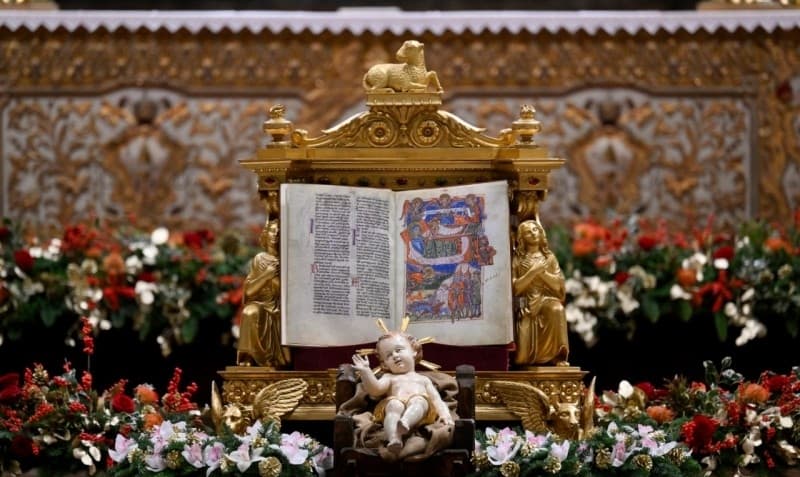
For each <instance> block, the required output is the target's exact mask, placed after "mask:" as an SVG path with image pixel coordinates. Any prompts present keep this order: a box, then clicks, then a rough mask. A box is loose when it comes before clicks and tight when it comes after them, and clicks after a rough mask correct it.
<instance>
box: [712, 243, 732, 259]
mask: <svg viewBox="0 0 800 477" xmlns="http://www.w3.org/2000/svg"><path fill="white" fill-rule="evenodd" d="M714 258H724V259H727V260H731V259H732V258H733V247H731V246H730V245H723V246H722V247H720V248H718V249H717V250H715V251H714Z"/></svg>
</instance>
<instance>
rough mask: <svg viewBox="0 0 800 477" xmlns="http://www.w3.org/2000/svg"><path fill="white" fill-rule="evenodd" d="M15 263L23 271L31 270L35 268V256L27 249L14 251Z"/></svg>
mask: <svg viewBox="0 0 800 477" xmlns="http://www.w3.org/2000/svg"><path fill="white" fill-rule="evenodd" d="M14 263H16V264H17V266H18V267H19V268H20V269H22V271H23V272H30V271H31V270H33V257H32V256H31V253H30V252H29V251H27V250H25V249H22V250H17V251H15V252H14Z"/></svg>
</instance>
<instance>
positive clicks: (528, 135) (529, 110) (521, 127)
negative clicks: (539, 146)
mask: <svg viewBox="0 0 800 477" xmlns="http://www.w3.org/2000/svg"><path fill="white" fill-rule="evenodd" d="M535 116H536V109H534V108H533V106H531V105H530V104H523V105H522V106H520V108H519V119H517V120H516V121H514V122H513V123H511V130H512V131H513V132H514V134H515V135H516V136H517V143H518V144H519V145H522V146H535V145H536V143H535V142H534V141H533V136H534V135H535V134H536V133H538V132H539V131H541V130H542V123H540V122H539V121H538V120H537V119H536V117H535Z"/></svg>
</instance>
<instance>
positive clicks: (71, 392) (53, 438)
mask: <svg viewBox="0 0 800 477" xmlns="http://www.w3.org/2000/svg"><path fill="white" fill-rule="evenodd" d="M82 321H83V323H84V325H85V326H83V327H82V329H83V330H84V334H83V335H82V340H83V345H84V347H83V351H84V353H86V354H87V356H91V355H92V353H93V351H94V341H93V338H92V337H91V336H90V335H88V334H86V332H87V331H91V326H90V325H89V324H88V322H89V320H88V318H84V319H83V320H82ZM181 375H182V372H181V370H180V369H175V372H174V373H173V376H172V379H171V380H170V382H169V385H168V386H167V391H166V392H165V393H164V394H163V396H161V397H159V395H158V393H157V391H156V390H155V389H154V388H153V387H152V386H151V385H149V384H142V385H139V386H136V387H135V388H134V392H133V395H129V394H127V392H126V388H127V384H128V383H127V380H125V379H122V380H120V381H118V382H117V383H116V384H114V385H113V386H112V387H111V388H110V389H108V390H106V391H104V392H102V393H98V392H97V391H96V390H94V388H93V387H92V374H91V373H90V372H89V371H83V372H82V373H81V375H80V378H79V377H78V372H77V371H76V370H75V369H74V368H72V366H71V365H70V364H69V363H67V364H65V366H64V370H63V372H62V373H61V374H59V375H55V376H51V375H50V373H48V371H47V370H45V369H44V368H43V367H42V366H41V365H35V366H33V368H28V369H26V370H25V373H24V378H23V381H22V385H20V383H19V375H18V374H17V373H8V374H5V375H3V376H0V475H3V476H4V477H5V476H8V475H11V476H17V475H20V474H21V472H22V471H23V470H24V469H27V468H31V467H36V468H38V469H39V470H40V473H41V472H44V475H48V474H52V475H63V474H64V473H67V472H73V471H77V470H85V471H87V472H88V474H89V475H94V474H95V473H97V472H99V471H105V472H107V473H108V474H110V475H112V476H119V477H122V476H147V475H152V476H155V475H159V476H170V475H192V474H193V473H197V474H198V475H199V474H202V475H205V476H206V477H212V476H219V475H223V474H224V475H231V476H239V475H259V476H262V477H278V476H311V475H324V474H325V471H326V470H327V469H330V468H331V467H332V465H333V461H332V451H331V450H330V449H329V448H327V447H325V446H323V445H321V444H320V443H319V442H317V441H316V440H314V439H312V438H310V437H309V436H307V435H304V434H301V433H298V432H293V433H291V434H282V433H281V432H280V426H279V425H278V424H277V423H276V422H268V423H266V424H265V423H262V422H260V421H259V422H256V423H255V424H253V425H252V426H250V427H248V428H247V430H246V432H245V433H244V434H242V435H237V434H235V433H233V432H232V431H230V430H229V429H227V428H226V429H225V430H223V431H222V432H220V433H216V432H215V430H214V429H215V426H213V425H212V423H211V421H213V419H212V418H211V416H209V415H208V412H205V413H201V412H200V410H199V406H198V404H197V403H195V402H194V401H193V400H192V397H193V395H194V393H195V392H196V391H197V386H196V385H195V384H194V383H191V384H189V385H188V386H186V387H185V388H184V389H183V390H181V389H180V381H181Z"/></svg>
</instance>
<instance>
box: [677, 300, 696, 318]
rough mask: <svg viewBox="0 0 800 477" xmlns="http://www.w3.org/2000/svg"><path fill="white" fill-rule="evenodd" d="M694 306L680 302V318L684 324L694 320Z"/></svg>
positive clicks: (686, 302) (685, 301) (684, 301)
mask: <svg viewBox="0 0 800 477" xmlns="http://www.w3.org/2000/svg"><path fill="white" fill-rule="evenodd" d="M693 311H694V310H692V305H691V303H689V302H688V301H687V300H681V301H679V302H678V317H679V318H680V319H681V321H683V322H687V321H689V320H691V319H692V312H693Z"/></svg>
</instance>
